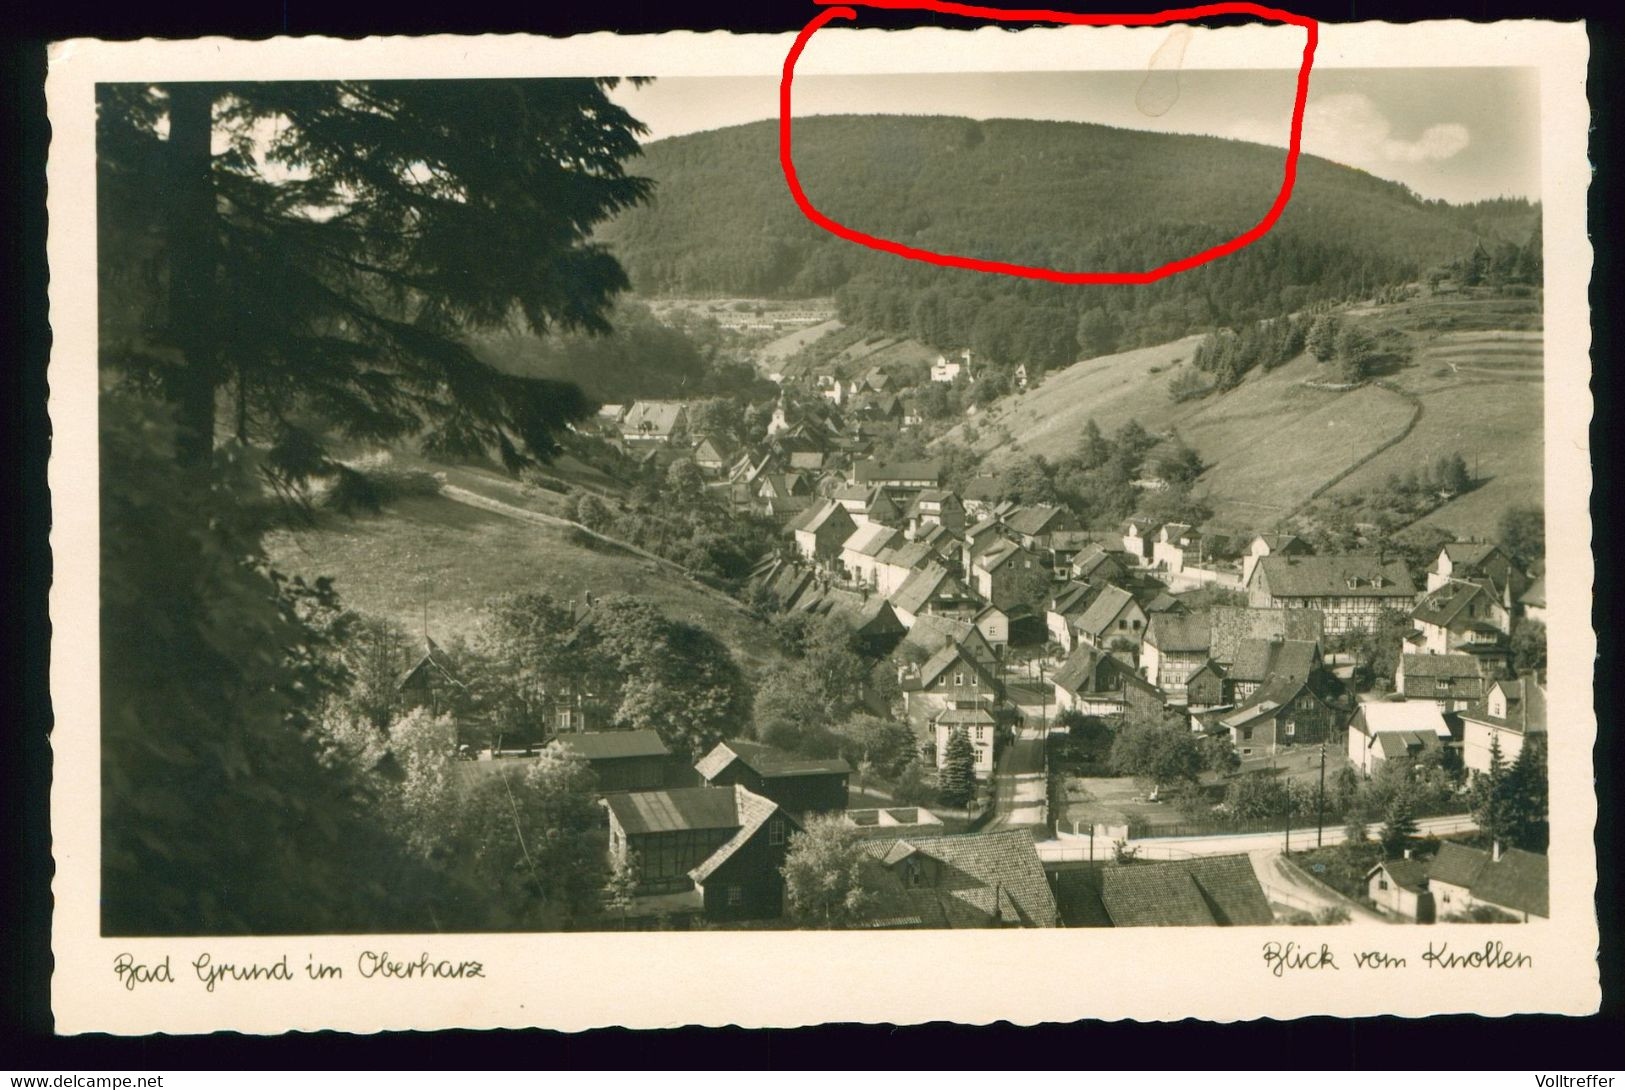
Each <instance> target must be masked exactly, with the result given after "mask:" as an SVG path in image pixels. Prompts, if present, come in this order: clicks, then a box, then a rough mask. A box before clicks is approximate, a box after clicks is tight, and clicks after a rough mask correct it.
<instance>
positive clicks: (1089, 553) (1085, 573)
mask: <svg viewBox="0 0 1625 1090" xmlns="http://www.w3.org/2000/svg"><path fill="white" fill-rule="evenodd" d="M1106 566H1110V567H1111V569H1112V573H1113V574H1121V573H1122V568H1123V565H1122V561H1120V560H1118V559H1117V558H1116V557H1115V556H1113V555H1112V554H1111V553H1109V552H1107V551H1106V550H1105V549H1103V548H1101V547H1100V546H1099V545H1090V546H1089V547H1088V548H1087V549H1084V550H1083V551H1082V552H1080V553H1078V555H1077V556H1074V557H1073V558H1072V574H1073V575H1075V576H1077V577H1078V578H1080V579H1087V578H1089V577H1090V576H1091V575H1093V574H1094V573H1095V572H1096V571H1098V570H1099V569H1101V568H1102V567H1106Z"/></svg>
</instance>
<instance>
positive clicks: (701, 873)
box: [688, 784, 794, 882]
mask: <svg viewBox="0 0 1625 1090" xmlns="http://www.w3.org/2000/svg"><path fill="white" fill-rule="evenodd" d="M702 790H713V791H715V790H719V788H708V789H702ZM733 796H734V813H735V815H736V817H735V820H736V821H737V823H738V825H739V829H738V831H737V832H735V833H734V835H733V836H731V837H729V838H728V839H727V840H726V841H724V842H723V844H722V846H721V847H719V848H717V850H716V851H714V852H712V853H711V854H710V855H709V856H707V857H706V859H705V861H704V862H703V863H701V864H700V865H699V866H697V867H695V868H694V869H693V870H691V871H689V872H688V876H689V877H690V878H692V879H694V881H695V882H704V881H705V880H706V879H707V878H709V877H710V876H711V874H712V872H714V871H715V870H716V869H717V868H718V867H720V866H722V865H723V864H724V863H726V862H727V861H728V860H729V859H732V858H733V856H734V853H735V852H737V851H739V849H740V848H743V847H744V846H745V845H746V844H747V843H749V842H750V838H751V837H753V836H755V835H756V830H758V829H760V828H761V827H762V826H763V825H765V824H767V819H768V818H770V817H772V816H773V815H774V814H777V813H778V812H779V807H778V805H777V804H776V803H774V802H773V800H772V799H765V798H763V797H762V796H761V795H758V794H756V793H755V792H754V791H748V790H746V789H745V788H743V787H740V786H739V785H738V784H735V785H734V788H733ZM785 820H786V821H789V820H790V819H789V818H788V817H786V818H785ZM791 824H792V825H793V824H794V822H792V823H791Z"/></svg>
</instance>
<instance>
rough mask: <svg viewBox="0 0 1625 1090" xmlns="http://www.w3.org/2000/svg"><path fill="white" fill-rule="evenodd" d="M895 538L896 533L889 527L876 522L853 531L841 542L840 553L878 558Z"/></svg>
mask: <svg viewBox="0 0 1625 1090" xmlns="http://www.w3.org/2000/svg"><path fill="white" fill-rule="evenodd" d="M897 536H898V531H896V530H894V529H892V528H891V527H890V526H884V525H882V524H880V523H878V522H871V523H867V524H865V525H863V526H859V527H858V528H857V529H856V530H853V531H852V535H851V536H850V537H848V538H847V539H846V540H845V541H843V542H841V551H842V552H853V553H857V554H858V555H859V556H878V555H880V553H881V551H882V550H884V549H885V548H886V547H887V546H889V545H891V544H892V543H893V542H894V541H895V540H896V539H897Z"/></svg>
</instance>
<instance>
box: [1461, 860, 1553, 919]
mask: <svg viewBox="0 0 1625 1090" xmlns="http://www.w3.org/2000/svg"><path fill="white" fill-rule="evenodd" d="M1547 879H1548V875H1547V866H1546V857H1545V856H1544V855H1536V854H1535V853H1534V852H1526V851H1524V850H1523V849H1522V848H1508V849H1506V850H1505V851H1504V852H1502V853H1501V858H1500V859H1499V860H1492V861H1490V862H1488V863H1486V864H1485V865H1484V869H1483V870H1481V871H1479V872H1478V880H1477V881H1476V882H1474V883H1473V885H1472V887H1471V891H1472V894H1473V899H1474V900H1477V901H1488V902H1489V903H1490V904H1492V905H1499V906H1500V907H1502V908H1510V909H1512V910H1513V911H1515V912H1527V913H1529V914H1530V915H1533V916H1542V917H1546V916H1550V915H1551V911H1550V908H1549V903H1550V902H1549V898H1550V890H1549V886H1548V881H1547Z"/></svg>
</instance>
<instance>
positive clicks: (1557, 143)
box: [47, 13, 1600, 1033]
mask: <svg viewBox="0 0 1625 1090" xmlns="http://www.w3.org/2000/svg"><path fill="white" fill-rule="evenodd" d="M809 14H810V13H809ZM1165 33H1166V31H1165V30H1162V31H1159V30H1128V29H1124V28H1109V29H1086V28H1062V29H1054V30H1035V31H1023V32H1021V33H1019V34H1012V33H1009V32H1007V31H1003V30H993V29H984V30H980V31H972V32H955V31H945V30H935V29H924V30H914V31H906V32H879V31H859V30H850V29H840V28H838V27H837V28H832V29H829V30H826V31H823V32H821V33H820V34H819V36H818V38H817V39H815V41H814V43H813V46H812V47H811V48H809V49H808V51H807V54H806V56H805V58H804V61H803V64H802V67H801V68H800V69H799V70H800V71H805V72H808V73H815V72H825V73H841V72H928V71H938V72H940V71H1012V70H1088V69H1122V68H1135V67H1138V66H1141V65H1143V64H1145V63H1146V60H1147V59H1148V58H1149V56H1150V54H1151V52H1152V51H1153V50H1154V49H1155V48H1156V46H1157V45H1158V44H1159V43H1160V41H1161V35H1162V34H1165ZM790 40H791V36H789V35H730V34H722V33H707V34H692V33H675V34H667V35H658V36H655V35H648V36H628V37H618V36H615V35H609V34H594V35H588V36H584V37H580V38H572V39H550V38H527V37H519V36H500V37H499V36H488V37H478V38H456V37H432V38H387V39H367V40H363V41H354V42H352V41H342V40H337V39H322V38H301V39H280V40H273V41H267V42H257V43H255V42H236V41H230V40H225V39H204V40H200V41H193V42H159V41H144V42H135V43H99V42H93V41H73V42H67V43H61V44H58V45H57V46H55V47H54V48H53V50H52V54H51V69H50V78H49V80H48V83H47V94H48V101H49V107H50V121H51V125H52V143H51V148H50V162H49V167H48V182H49V187H50V195H49V214H50V240H49V259H50V265H51V290H50V305H51V311H50V316H51V323H52V328H53V334H54V338H55V339H54V344H53V357H52V360H51V368H50V386H51V401H50V411H51V419H52V426H53V428H54V451H53V453H54V457H53V458H52V461H51V464H50V468H49V480H50V486H51V492H52V548H53V560H54V563H55V582H54V586H53V588H52V591H51V599H50V604H51V620H52V624H53V630H54V636H55V638H54V640H53V644H52V648H51V650H52V663H51V689H52V697H53V701H54V710H55V714H56V729H55V734H54V736H53V740H52V742H53V749H54V753H55V757H56V762H55V770H54V779H55V782H54V786H53V791H52V799H51V804H52V821H53V837H54V851H55V859H56V864H57V876H56V880H55V882H54V884H53V891H54V893H55V896H56V905H57V909H56V917H55V920H54V927H53V932H54V933H53V953H54V955H55V958H56V974H55V977H54V979H53V985H52V993H53V994H52V1004H53V1010H54V1013H55V1015H56V1018H57V1026H58V1029H59V1030H60V1031H62V1032H66V1033H79V1032H87V1031H108V1032H114V1033H143V1032H154V1031H167V1032H199V1031H208V1030H214V1029H227V1028H229V1029H235V1030H240V1031H244V1032H250V1033H275V1032H279V1031H283V1030H288V1029H320V1028H333V1029H344V1030H352V1031H361V1032H369V1031H376V1030H384V1029H431V1028H445V1027H468V1028H492V1027H520V1026H545V1027H549V1028H554V1029H564V1030H578V1029H586V1028H591V1027H595V1026H607V1025H622V1026H633V1027H659V1026H678V1025H687V1024H702V1025H726V1024H731V1023H732V1024H739V1025H743V1026H794V1025H802V1024H808V1023H815V1022H821V1021H851V1022H919V1021H926V1020H936V1019H948V1020H954V1021H959V1022H969V1023H986V1022H991V1021H997V1020H1007V1021H1011V1022H1015V1023H1023V1024H1025V1023H1034V1022H1041V1021H1070V1020H1073V1019H1077V1018H1084V1017H1095V1018H1105V1019H1119V1018H1129V1019H1172V1018H1183V1017H1199V1018H1206V1019H1212V1020H1219V1021H1230V1020H1237V1019H1247V1018H1253V1017H1259V1016H1268V1017H1274V1018H1282V1017H1292V1016H1297V1015H1305V1014H1331V1015H1340V1016H1355V1015H1367V1014H1398V1015H1426V1014H1432V1013H1442V1012H1478V1013H1482V1014H1488V1015H1499V1014H1510V1013H1517V1012H1528V1011H1549V1012H1561V1013H1585V1012H1589V1011H1593V1010H1595V1009H1596V1008H1597V1005H1598V1002H1599V997H1600V992H1599V986H1598V975H1597V965H1596V961H1595V952H1596V948H1597V925H1596V918H1595V915H1594V912H1593V908H1592V898H1593V891H1594V887H1595V873H1596V871H1595V861H1594V859H1593V853H1592V840H1591V835H1592V829H1593V826H1594V824H1595V821H1596V800H1595V796H1594V794H1593V781H1592V766H1591V746H1592V743H1593V741H1594V738H1595V721H1594V717H1593V714H1592V702H1591V668H1592V662H1593V659H1594V656H1595V651H1596V641H1595V637H1594V635H1593V633H1592V632H1591V629H1590V593H1589V592H1590V587H1591V579H1592V560H1591V555H1590V548H1589V546H1590V535H1589V533H1583V532H1581V528H1583V527H1589V525H1590V520H1589V513H1588V498H1589V491H1590V489H1589V485H1590V479H1591V476H1590V474H1591V467H1590V457H1589V452H1588V441H1587V426H1588V423H1589V420H1590V415H1591V399H1590V392H1589V378H1590V370H1589V357H1588V353H1589V347H1590V332H1589V325H1588V320H1589V316H1588V309H1587V302H1586V285H1587V282H1588V279H1589V275H1590V268H1591V250H1590V247H1589V244H1588V243H1587V240H1586V231H1585V190H1586V186H1587V184H1588V183H1589V168H1588V166H1587V163H1586V158H1585V151H1586V132H1587V118H1588V111H1587V104H1586V99H1585V86H1584V80H1585V70H1586V61H1587V56H1588V47H1587V42H1586V39H1585V35H1584V30H1583V28H1582V26H1581V25H1579V24H1566V25H1559V24H1551V23H1539V22H1518V23H1498V24H1474V23H1468V22H1438V23H1426V24H1418V25H1411V26H1392V25H1387V24H1358V25H1353V26H1322V28H1321V43H1320V49H1319V51H1318V53H1317V56H1316V67H1317V69H1318V70H1322V71H1324V70H1326V69H1328V68H1334V67H1338V68H1342V67H1363V68H1372V67H1441V66H1475V67H1477V66H1506V65H1513V66H1528V67H1533V68H1538V69H1539V70H1540V72H1541V96H1542V106H1543V123H1542V146H1541V164H1542V165H1541V171H1542V195H1543V200H1544V204H1545V241H1546V248H1547V252H1546V278H1547V279H1546V282H1547V292H1546V307H1547V315H1546V373H1547V388H1546V398H1545V404H1546V420H1545V423H1546V437H1547V438H1546V475H1547V495H1546V508H1547V520H1548V526H1549V527H1550V528H1551V532H1549V533H1548V534H1547V539H1548V543H1549V544H1548V549H1549V552H1550V561H1549V567H1550V573H1551V574H1549V575H1548V578H1547V591H1548V597H1549V602H1550V610H1551V612H1552V615H1553V617H1554V618H1556V620H1554V623H1553V624H1552V625H1551V627H1550V641H1551V661H1552V668H1551V687H1550V704H1549V710H1550V719H1551V723H1552V736H1553V737H1552V755H1551V757H1552V781H1553V782H1552V807H1553V814H1552V817H1553V821H1552V832H1553V848H1552V851H1551V864H1552V885H1553V889H1552V903H1553V905H1554V906H1555V907H1554V917H1553V919H1552V920H1551V921H1550V922H1548V923H1544V924H1532V925H1528V926H1524V927H1501V928H1485V927H1461V926H1436V927H1433V928H1431V929H1422V928H1393V927H1380V926H1353V925H1351V926H1345V927H1338V928H1327V929H1308V928H1237V929H1212V930H1202V929H1162V930H1154V931H1153V930H1149V929H1148V930H1121V931H1112V930H1056V931H968V932H935V933H933V932H900V933H884V934H864V933H836V934H827V933H810V932H809V933H761V932H732V933H726V932H707V933H697V934H683V933H663V934H627V935H619V934H590V935H536V936H488V935H465V936H444V935H425V936H413V937H401V936H392V937H389V938H384V939H365V938H355V937H331V936H325V937H319V938H314V939H303V938H298V939H277V938H273V939H244V940H186V941H177V940H161V939H150V940H149V939H144V940H126V939H118V940H108V939H103V938H101V937H100V935H99V933H98V917H97V876H98V852H99V837H98V830H99V824H100V814H99V808H100V792H99V785H98V767H99V766H98V726H97V725H98V722H99V709H98V695H97V686H96V684H95V677H96V668H97V666H96V650H95V649H96V647H97V645H98V639H97V598H96V587H97V553H96V536H97V530H96V527H97V512H96V504H97V493H96V428H95V409H96V362H95V361H96V328H97V324H96V312H95V307H96V274H95V258H96V237H95V201H94V170H93V166H94V145H93V134H94V124H93V122H94V111H93V85H94V83H95V82H98V81H121V80H159V79H163V80H177V79H230V80H241V79H256V78H257V79H331V78H338V77H345V78H388V77H394V78H416V77H455V78H466V77H496V76H548V75H596V74H604V73H612V74H623V75H631V74H638V75H665V76H675V75H725V74H726V75H776V74H777V73H778V72H779V70H780V67H781V65H782V61H783V56H784V53H785V51H786V49H787V48H788V46H789V43H790ZM1301 41H1302V32H1301V31H1300V30H1297V29H1296V28H1268V27H1251V28H1239V29H1234V30H1226V31H1205V30H1198V31H1197V32H1196V34H1195V36H1194V37H1193V39H1192V41H1191V44H1190V48H1189V51H1188V52H1187V55H1186V58H1185V63H1186V66H1187V67H1190V68H1254V69H1256V68H1267V67H1281V68H1291V67H1296V65H1297V63H1298V54H1299V51H1300V50H1301ZM1268 939H1277V940H1281V941H1289V940H1295V941H1300V942H1304V941H1309V940H1311V939H1312V940H1313V941H1315V942H1317V943H1318V942H1320V941H1322V940H1326V941H1329V942H1332V943H1333V944H1334V945H1335V946H1336V947H1337V948H1338V949H1339V950H1343V951H1351V950H1353V949H1356V948H1359V947H1361V946H1362V945H1369V946H1373V947H1382V948H1386V949H1390V950H1394V951H1396V952H1406V953H1409V954H1411V955H1412V960H1411V965H1410V967H1409V968H1407V969H1406V970H1403V971H1400V972H1386V973H1375V972H1363V973H1361V972H1356V971H1355V970H1353V968H1352V966H1346V967H1345V968H1344V969H1343V970H1342V971H1340V972H1338V973H1336V974H1327V973H1322V974H1314V973H1303V974H1297V975H1288V976H1287V977H1285V978H1283V979H1275V978H1272V977H1270V976H1268V975H1266V973H1265V972H1264V971H1263V970H1262V967H1261V963H1260V957H1259V948H1260V945H1261V943H1263V942H1264V941H1266V940H1268ZM1428 939H1432V940H1434V941H1436V942H1437V941H1444V940H1449V941H1451V942H1452V944H1453V945H1457V946H1458V947H1459V946H1463V945H1466V944H1471V943H1477V944H1480V945H1482V943H1483V942H1485V941H1487V940H1489V939H1500V940H1502V941H1504V942H1506V943H1507V944H1509V945H1511V946H1514V947H1516V949H1518V950H1520V951H1522V952H1525V953H1528V954H1530V955H1531V956H1532V957H1533V958H1534V968H1533V969H1532V970H1525V971H1520V972H1459V971H1458V972H1445V971H1441V970H1428V969H1425V968H1423V967H1421V966H1420V965H1419V963H1418V962H1417V960H1416V958H1415V956H1414V955H1415V954H1418V953H1420V951H1421V950H1422V948H1423V947H1424V945H1425V943H1426V941H1427V940H1428ZM363 949H374V950H381V949H388V950H390V951H393V952H395V953H397V954H407V955H409V956H415V955H416V954H417V953H418V952H419V951H423V950H427V951H431V952H432V953H433V955H434V956H435V957H437V958H438V957H445V958H450V959H453V960H463V959H478V960H480V961H482V962H483V963H484V965H485V970H486V973H487V974H488V975H487V979H484V980H481V981H477V982H455V981H453V982H435V983H428V982H394V983H389V984H385V983H382V982H379V981H368V980H363V979H360V978H359V977H358V976H357V974H356V973H355V972H354V971H353V969H352V970H349V971H347V974H346V978H345V979H344V980H343V981H342V982H337V983H335V982H327V983H324V984H322V985H319V986H318V985H313V984H311V985H307V984H305V983H303V982H296V983H293V984H280V985H266V984H258V985H238V986H235V987H230V986H222V987H221V988H220V989H217V990H216V992H215V993H214V994H213V995H209V994H207V993H205V992H204V991H203V989H202V988H201V987H198V986H196V983H195V981H192V980H189V979H185V977H184V973H185V971H186V968H187V965H186V963H187V961H188V960H189V959H190V958H191V957H193V956H195V955H196V954H197V953H199V952H202V951H205V950H206V951H209V952H210V953H212V954H213V956H214V957H215V958H216V959H217V960H220V959H232V960H243V961H248V960H254V959H256V958H259V959H267V958H274V957H276V956H278V955H280V954H282V953H287V954H288V955H289V960H290V965H293V966H294V967H295V968H296V969H297V968H298V967H299V966H300V965H302V964H303V962H304V959H305V955H306V954H307V953H309V954H314V955H315V956H316V957H317V958H319V959H322V960H326V961H329V962H335V963H338V964H342V965H345V966H350V967H353V966H354V964H355V960H356V956H357V954H358V952H359V951H361V950H363ZM123 951H129V952H131V953H134V954H135V955H137V957H138V958H141V959H144V960H154V959H156V958H158V957H161V956H162V955H163V954H164V953H166V952H167V953H169V954H170V955H171V959H172V964H174V966H175V968H176V969H177V970H179V971H181V972H182V973H183V980H182V982H181V983H178V984H175V985H173V986H169V987H163V988H160V987H157V986H148V987H144V988H141V989H138V990H136V991H134V992H127V991H124V990H122V989H120V988H119V987H118V985H117V981H116V980H115V979H114V977H113V974H112V971H111V965H112V960H113V958H114V956H115V955H116V954H117V953H120V952H123Z"/></svg>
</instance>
